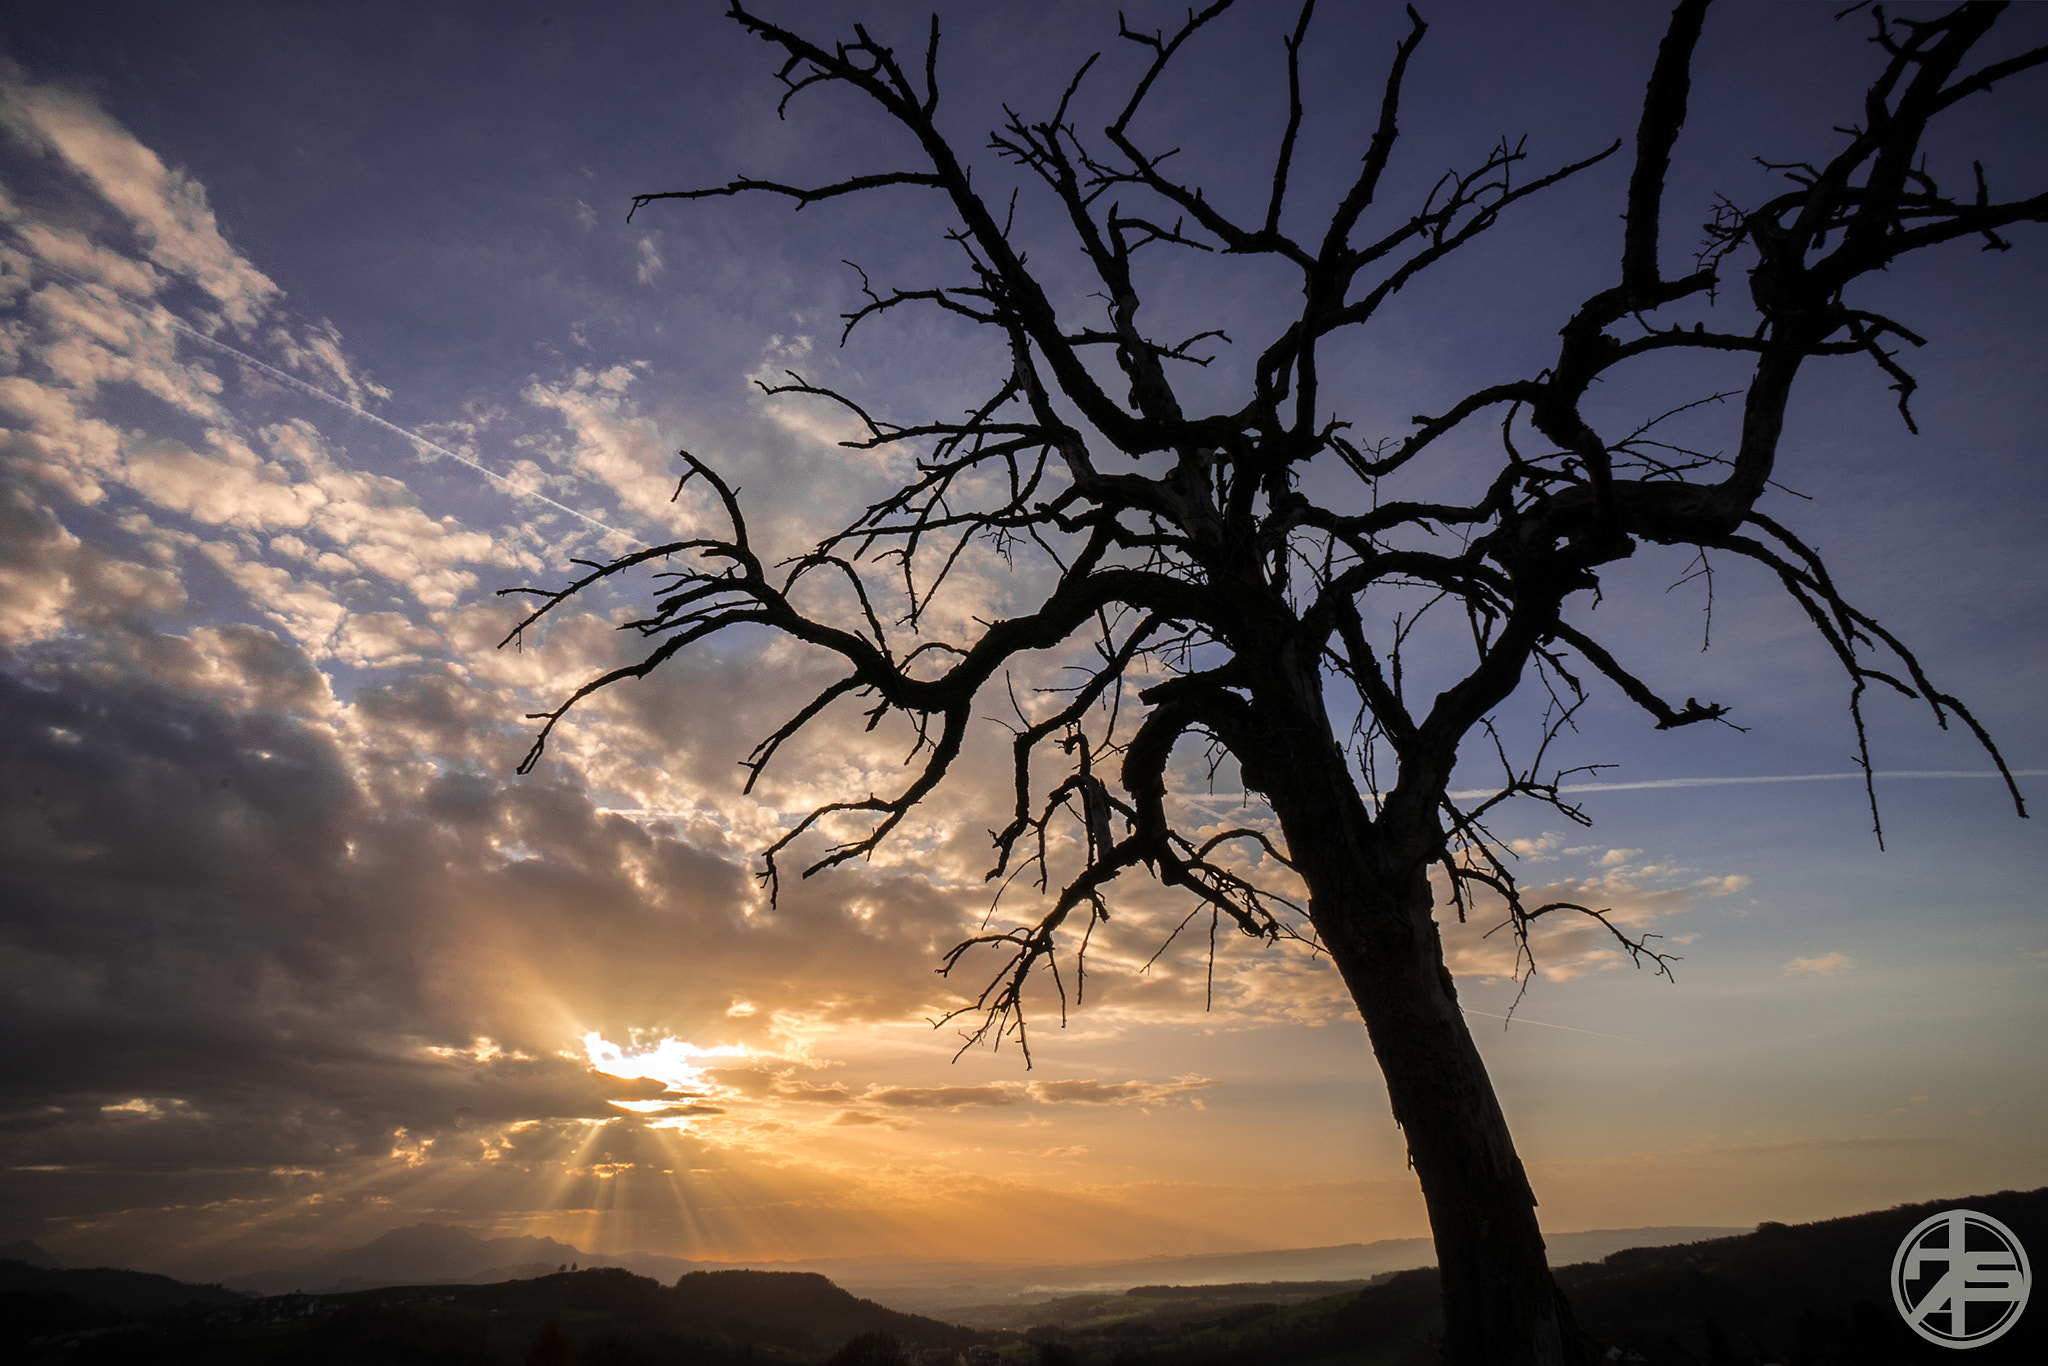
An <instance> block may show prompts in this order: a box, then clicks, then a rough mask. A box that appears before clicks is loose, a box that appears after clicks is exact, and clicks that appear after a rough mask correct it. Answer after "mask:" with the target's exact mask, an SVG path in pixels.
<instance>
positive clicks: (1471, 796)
mask: <svg viewBox="0 0 2048 1366" xmlns="http://www.w3.org/2000/svg"><path fill="white" fill-rule="evenodd" d="M1870 776H1871V777H1873V778H1999V779H2003V778H2004V777H2005V775H2004V774H2002V773H2000V772H1998V771H1997V770H1995V769H1988V768H1986V769H1945V768H1881V769H1878V770H1877V771H1876V772H1875V773H1872V774H1871V775H1870ZM2012 776H2013V777H2015V778H2040V777H2048V768H2016V769H2014V770H2012ZM1850 781H1854V782H1862V781H1863V775H1862V774H1861V773H1857V772H1849V773H1760V774H1751V775H1745V776H1742V777H1734V778H1645V779H1643V780H1642V781H1640V782H1633V783H1560V784H1558V788H1557V790H1558V791H1559V792H1640V791H1644V790H1646V789H1651V788H1670V787H1733V786H1738V785H1748V784H1753V783H1836V782H1850ZM1499 791H1500V789H1499V788H1496V787H1473V788H1467V789H1465V790H1463V791H1460V792H1447V793H1445V794H1444V795H1445V796H1447V797H1454V798H1456V799H1457V800H1459V801H1479V800H1481V799H1482V798H1486V797H1491V796H1494V795H1495V794H1496V793H1498V792H1499ZM1363 795H1364V796H1367V797H1371V798H1372V799H1373V800H1374V801H1378V800H1380V799H1381V798H1382V797H1384V796H1385V795H1386V794H1385V793H1382V792H1368V793H1364V794H1363ZM1247 799H1250V800H1251V801H1254V802H1258V803H1260V804H1263V801H1264V799H1263V798H1261V797H1260V796H1259V795H1258V794H1257V793H1251V792H1211V793H1207V794H1205V795H1201V796H1193V795H1186V794H1183V795H1182V797H1181V800H1182V801H1187V802H1197V803H1207V802H1242V801H1245V800H1247ZM1559 1028H1563V1026H1559Z"/></svg>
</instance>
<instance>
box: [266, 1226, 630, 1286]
mask: <svg viewBox="0 0 2048 1366" xmlns="http://www.w3.org/2000/svg"><path fill="white" fill-rule="evenodd" d="M613 1260H614V1259H612V1258H603V1257H600V1258H592V1257H591V1256H590V1255H589V1254H587V1253H585V1252H582V1251H580V1250H579V1249H577V1248H573V1247H571V1246H569V1244H567V1243H558V1242H556V1241H555V1240H554V1239H553V1238H534V1237H518V1238H479V1237H477V1236H476V1235H475V1234H473V1233H469V1232H466V1231H465V1230H463V1229H459V1228H452V1227H450V1226H449V1225H447V1224H410V1225H407V1226H406V1227H404V1228H395V1229H392V1230H391V1231H390V1232H389V1233H386V1234H384V1235H383V1236H382V1237H379V1238H374V1239H372V1240H371V1241H369V1242H367V1243H364V1244H363V1245H362V1246H361V1247H353V1248H349V1249H348V1250H347V1251H345V1252H334V1253H328V1254H327V1255H325V1256H320V1257H312V1258H308V1259H307V1260H305V1261H301V1262H292V1263H288V1264H287V1265H285V1266H283V1267H276V1268H265V1269H264V1270H261V1271H252V1272H250V1273H249V1274H247V1275H244V1276H235V1277H231V1278H230V1279H229V1281H228V1282H227V1283H228V1284H229V1285H230V1286H233V1287H234V1288H235V1289H237V1290H246V1291H248V1292H250V1293H252V1294H257V1295H282V1294H285V1293H287V1292H289V1291H293V1290H304V1291H306V1292H308V1293H313V1292H317V1291H330V1290H368V1289H372V1288H374V1287H377V1286H384V1285H449V1284H455V1283H458V1282H468V1281H473V1280H474V1279H475V1278H476V1277H477V1275H478V1273H479V1272H485V1271H494V1270H504V1271H506V1272H508V1273H509V1275H507V1276H505V1277H499V1278H498V1279H510V1278H511V1276H520V1275H525V1276H532V1275H535V1274H537V1273H536V1271H535V1269H534V1268H539V1271H540V1272H548V1271H553V1270H554V1269H555V1268H556V1267H558V1266H567V1265H568V1264H569V1263H571V1262H574V1263H577V1264H578V1265H580V1266H589V1265H591V1264H593V1263H594V1262H612V1261H613Z"/></svg>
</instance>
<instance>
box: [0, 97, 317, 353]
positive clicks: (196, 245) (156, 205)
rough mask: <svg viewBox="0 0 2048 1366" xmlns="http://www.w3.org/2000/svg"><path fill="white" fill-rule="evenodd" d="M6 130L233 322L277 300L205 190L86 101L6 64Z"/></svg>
mask: <svg viewBox="0 0 2048 1366" xmlns="http://www.w3.org/2000/svg"><path fill="white" fill-rule="evenodd" d="M0 126H4V127H5V128H6V130H7V131H8V132H10V133H12V134H14V135H15V136H16V137H18V138H20V139H22V140H24V141H26V142H29V143H31V144H32V145H38V146H41V147H43V148H45V149H46V150H48V151H49V152H50V153H52V154H54V155H55V156H57V157H59V158H61V159H62V160H63V162H64V163H65V164H66V165H67V166H68V167H69V168H70V169H71V170H72V171H73V172H75V173H76V174H78V175H79V176H81V177H82V178H83V179H84V180H86V181H87V182H88V183H89V184H91V185H92V187H93V188H94V189H95V190H97V191H98V192H99V194H100V195H101V196H102V197H103V198H104V199H105V200H106V202H107V203H108V204H110V205H112V206H113V207H115V208H116V209H118V210H119V211H120V212H121V213H123V214H124V215H125V216H126V217H127V219H128V222H129V224H130V225H131V226H132V227H133V229H134V231H135V233H136V236H137V238H138V240H139V242H140V245H141V248H142V251H143V253H144V254H145V255H146V256H147V257H148V258H149V260H150V261H151V262H153V263H154V264H156V265H157V266H160V267H162V268H163V269H165V270H167V271H170V272H171V273H173V274H176V275H181V276H185V277H187V278H189V279H191V280H193V281H194V282H195V283H197V284H198V285H199V286H200V287H201V288H202V289H204V290H205V291H206V292H207V294H209V295H210V296H211V297H212V299H213V301H214V303H215V304H216V305H217V306H218V307H219V309H220V313H221V316H222V317H223V318H224V319H225V320H226V321H227V322H229V323H231V324H233V325H234V326H236V327H238V328H241V329H244V330H246V329H248V328H249V327H251V326H252V325H254V323H255V322H256V321H257V320H258V319H259V318H260V317H261V316H262V314H263V313H264V312H265V310H266V309H267V308H268V307H269V306H270V304H271V303H272V301H273V300H275V299H276V297H277V296H278V293H279V291H278V288H277V286H276V285H275V284H273V283H272V282H271V280H270V279H269V277H267V276H265V275H264V274H263V273H262V272H261V271H259V270H257V269H256V268H255V267H254V266H252V265H250V264H249V262H248V261H246V260H244V259H243V257H242V256H241V254H240V253H238V252H237V251H236V250H235V249H234V248H233V247H232V246H230V245H229V244H228V242H227V240H226V239H225V238H224V237H223V236H222V235H221V231H220V225H219V223H218V222H217V221H216V220H215V218H214V215H213V210H212V209H211V208H210V207H209V206H208V204H207V201H206V190H205V189H204V187H202V186H201V185H200V184H199V183H198V182H197V181H195V180H193V179H192V178H191V177H190V176H188V175H186V174H185V173H184V172H183V171H179V170H175V169H172V168H170V167H167V166H165V165H164V163H163V161H162V160H161V159H160V158H159V157H158V156H157V155H156V153H154V152H152V151H151V150H150V149H149V148H147V147H145V146H143V145H142V144H141V143H140V142H138V141H136V140H135V138H134V137H133V136H132V135H130V134H129V132H128V130H127V129H125V128H123V127H121V126H120V124H118V123H116V122H115V121H114V120H113V119H111V118H109V117H108V116H107V115H106V113H105V112H103V111H102V110H101V109H100V108H99V107H98V106H97V105H95V104H94V103H93V102H92V101H91V100H90V99H88V98H87V97H85V96H83V95H79V94H76V93H73V92H71V91H67V90H63V89H59V88H57V87H55V86H49V85H39V84H35V83H33V82H31V81H29V80H28V79H27V78H26V77H25V76H24V75H23V74H22V72H21V70H20V68H18V67H15V66H14V65H13V64H12V63H8V64H7V65H5V66H0ZM102 278H105V277H104V276H103V277H102Z"/></svg>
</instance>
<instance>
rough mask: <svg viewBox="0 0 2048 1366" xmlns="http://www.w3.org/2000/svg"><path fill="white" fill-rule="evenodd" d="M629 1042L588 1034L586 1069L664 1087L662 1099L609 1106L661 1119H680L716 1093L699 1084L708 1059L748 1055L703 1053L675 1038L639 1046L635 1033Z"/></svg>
mask: <svg viewBox="0 0 2048 1366" xmlns="http://www.w3.org/2000/svg"><path fill="white" fill-rule="evenodd" d="M628 1037H629V1038H630V1039H631V1040H632V1042H631V1043H630V1044H626V1045H620V1044H615V1043H613V1042H611V1040H609V1039H607V1038H605V1037H604V1035H602V1034H600V1033H598V1032H597V1031H596V1030H591V1031H590V1032H589V1033H587V1034H585V1035H584V1036H583V1051H584V1054H585V1056H587V1057H588V1058H589V1059H590V1066H591V1068H592V1069H593V1070H595V1071H598V1072H602V1073H604V1074H605V1075H606V1076H611V1077H621V1078H624V1079H626V1080H629V1081H633V1080H639V1079H642V1078H645V1079H647V1080H649V1081H658V1082H660V1083H661V1084H662V1085H663V1086H664V1087H665V1088H667V1094H665V1095H660V1096H655V1097H652V1098H650V1099H646V1100H614V1101H610V1102H608V1103H609V1104H612V1105H615V1106H617V1107H618V1108H619V1109H621V1110H630V1111H632V1112H634V1113H635V1114H640V1115H646V1116H649V1117H652V1116H656V1115H662V1116H668V1117H671V1118H673V1119H676V1120H681V1119H682V1118H683V1117H684V1116H686V1115H687V1114H689V1113H690V1111H691V1110H692V1109H693V1108H695V1107H696V1106H697V1105H698V1104H699V1103H700V1102H702V1101H703V1100H705V1099H706V1097H707V1095H708V1094H709V1093H710V1092H711V1091H713V1090H716V1089H718V1088H716V1087H714V1086H712V1085H711V1083H709V1082H707V1081H706V1080H705V1079H704V1070H703V1069H704V1064H705V1062H706V1061H707V1060H714V1059H738V1058H746V1057H751V1056H752V1052H751V1050H749V1049H747V1048H745V1047H743V1046H741V1045H738V1044H723V1045H720V1046H718V1047H715V1048H703V1047H700V1046H698V1045H697V1044H693V1043H690V1042H687V1041H686V1040H683V1039H678V1038H676V1037H675V1036H674V1035H663V1036H662V1037H661V1039H659V1040H658V1041H655V1042H651V1043H647V1042H642V1040H641V1036H640V1034H639V1033H638V1031H635V1032H634V1033H632V1034H631V1035H629V1036H628Z"/></svg>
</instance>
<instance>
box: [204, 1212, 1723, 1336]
mask: <svg viewBox="0 0 2048 1366" xmlns="http://www.w3.org/2000/svg"><path fill="white" fill-rule="evenodd" d="M1741 1231H1742V1230H1740V1229H1732V1228H1637V1229H1596V1230H1593V1231H1591V1232H1585V1233H1557V1234H1551V1235H1549V1239H1548V1241H1549V1244H1550V1249H1551V1260H1552V1262H1553V1263H1559V1264H1561V1263H1564V1262H1568V1261H1591V1260H1596V1259H1598V1258H1601V1257H1604V1256H1606V1255H1607V1254H1608V1253H1610V1252H1614V1251H1617V1250H1619V1249H1621V1248H1625V1247H1659V1246H1664V1245H1666V1244H1670V1243H1683V1242H1697V1241H1699V1240H1701V1239H1705V1238H1717V1237H1723V1236H1726V1235H1728V1234H1733V1233H1739V1232H1741ZM1435 1260H1436V1250H1435V1248H1434V1246H1433V1245H1432V1244H1431V1243H1430V1241H1429V1240H1428V1239H1427V1238H1388V1239H1382V1240H1380V1241H1378V1242H1373V1243H1343V1244H1340V1245H1337V1246H1334V1247H1315V1248H1286V1249H1279V1250H1274V1251H1266V1252H1233V1253H1211V1254H1203V1255H1197V1256H1186V1257H1144V1258H1133V1259H1128V1260H1123V1261H1112V1262H1080V1263H1070V1264H1064V1265H1061V1264H1022V1265H1020V1264H1016V1263H1009V1264H1004V1263H992V1262H983V1263H975V1262H958V1261H940V1260H935V1259H923V1258H906V1257H893V1256H868V1257H828V1258H813V1259H808V1260H803V1261H750V1262H707V1261H691V1260H687V1259H684V1258H680V1257H665V1256H660V1255H658V1254H654V1253H646V1252H629V1253H625V1254H623V1255H620V1256H605V1255H603V1254H599V1253H590V1252H585V1251H583V1250H582V1249H580V1248H577V1247H573V1246H571V1245H570V1244H568V1243H563V1242H557V1241H556V1240H555V1239H553V1238H535V1237H519V1238H478V1237H477V1236H475V1235H474V1234H472V1233H469V1232H467V1231H465V1230H463V1229H459V1228H454V1227H451V1226H449V1225H446V1224H412V1225H409V1226H407V1227H404V1228H396V1229H393V1230H391V1231H390V1232H389V1233H386V1234H384V1235H383V1236H381V1237H379V1238H376V1239H373V1240H372V1241H370V1242H368V1243H365V1244H363V1245H362V1246H360V1247H354V1248H349V1249H348V1250H346V1251H343V1252H335V1253H329V1254H325V1255H322V1256H318V1257H312V1258H308V1259H306V1260H304V1261H297V1262H291V1263H287V1264H286V1265H284V1266H282V1267H277V1268H266V1269H264V1270H261V1271H253V1272H250V1273H248V1274H247V1275H243V1276H236V1277H232V1278H230V1279H229V1280H228V1282H227V1284H228V1285H230V1286H232V1287H233V1288H235V1289H237V1290H243V1291H248V1292H250V1293H252V1294H262V1295H278V1294H284V1293H286V1292H288V1291H292V1290H304V1291H306V1292H308V1293H313V1292H325V1291H345V1290H368V1289H373V1288H375V1287H378V1286H387V1285H458V1284H462V1285H482V1284H488V1283H490V1282H492V1281H501V1280H515V1279H525V1278H530V1277H533V1276H539V1275H545V1274H547V1273H548V1272H551V1271H554V1270H555V1269H556V1268H558V1267H562V1266H567V1265H571V1264H574V1265H577V1266H579V1267H593V1266H597V1267H607V1266H608V1267H622V1268H624V1269H626V1270H629V1271H632V1272H634V1273H635V1274H637V1275H641V1276H648V1277H652V1278H653V1279H655V1280H658V1281H664V1282H673V1281H674V1280H675V1279H676V1278H677V1277H679V1276H683V1275H687V1274H689V1273H692V1272H698V1271H736V1270H751V1271H790V1272H810V1273H815V1274H818V1275H822V1276H825V1277H827V1278H829V1279H830V1280H831V1281H833V1282H834V1283H835V1284H837V1285H842V1286H845V1287H846V1288H847V1289H848V1290H850V1291H852V1292H853V1293H855V1294H858V1295H865V1296H867V1297H869V1298H871V1299H875V1300H877V1301H879V1302H881V1303H884V1304H888V1305H891V1306H893V1307H894V1308H897V1309H902V1310H906V1311H909V1312H914V1313H922V1314H933V1313H942V1312H943V1311H944V1310H945V1309H947V1308H952V1307H959V1306H964V1305H983V1304H987V1303H988V1302H989V1301H990V1300H991V1299H993V1298H997V1297H1007V1296H1038V1297H1046V1296H1050V1295H1053V1294H1061V1293H1067V1294H1071V1293H1076V1292H1085V1291H1093V1292H1101V1291H1122V1290H1124V1289H1128V1288H1129V1287H1131V1286H1134V1285H1145V1284H1154V1285H1157V1284H1166V1283H1172V1284H1176V1285H1227V1284H1236V1283H1240V1282H1247V1281H1365V1280H1370V1279H1372V1278H1373V1277H1375V1276H1378V1275H1382V1274H1384V1273H1386V1272H1389V1271H1404V1270H1408V1269H1409V1268H1412V1267H1422V1266H1429V1265H1432V1264H1433V1263H1434V1262H1435Z"/></svg>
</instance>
